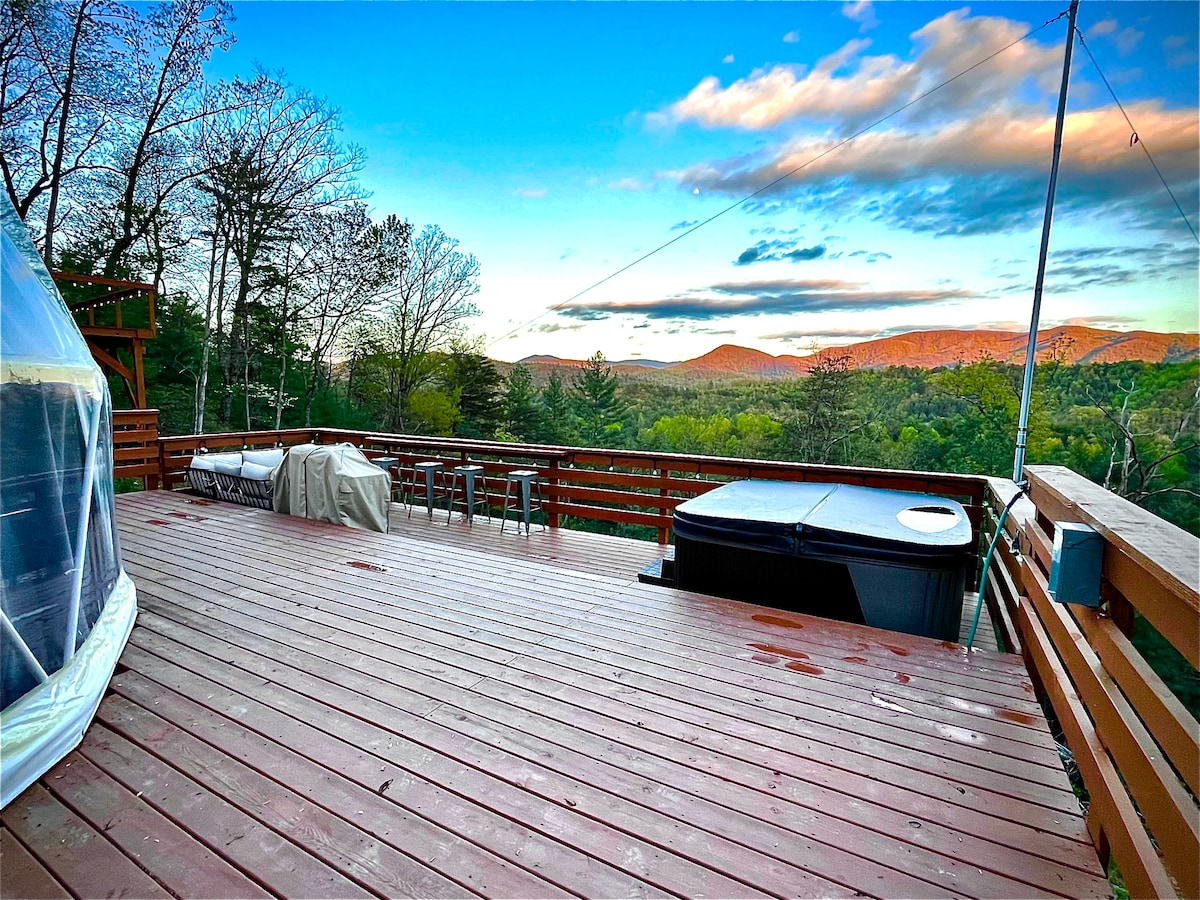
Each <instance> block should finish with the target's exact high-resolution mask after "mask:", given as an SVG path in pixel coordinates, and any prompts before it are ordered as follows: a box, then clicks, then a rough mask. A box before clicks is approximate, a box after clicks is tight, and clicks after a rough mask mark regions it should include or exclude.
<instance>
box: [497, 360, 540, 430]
mask: <svg viewBox="0 0 1200 900" xmlns="http://www.w3.org/2000/svg"><path fill="white" fill-rule="evenodd" d="M540 419H541V410H540V409H539V408H538V403H537V395H536V394H535V392H534V390H533V375H532V373H530V371H529V369H527V368H526V367H525V366H523V365H521V364H520V363H518V364H517V365H515V366H513V368H512V371H511V372H509V373H508V378H507V379H506V380H505V383H504V428H505V430H506V431H508V433H509V434H512V435H515V436H516V437H517V438H518V439H520V440H522V441H529V440H533V439H534V438H535V436H536V435H537V433H538V431H539V425H540Z"/></svg>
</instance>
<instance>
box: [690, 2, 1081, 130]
mask: <svg viewBox="0 0 1200 900" xmlns="http://www.w3.org/2000/svg"><path fill="white" fill-rule="evenodd" d="M1026 31H1028V26H1027V25H1026V24H1024V23H1021V22H1015V21H1012V20H1010V19H1005V18H1001V17H996V16H975V17H971V16H970V15H969V14H968V10H966V9H962V10H957V11H954V12H950V13H947V14H945V15H943V16H941V17H939V18H937V19H934V20H933V21H931V22H929V23H928V24H927V25H925V26H924V27H922V28H920V29H918V30H917V31H915V32H913V34H912V35H911V37H912V40H913V44H914V49H915V51H916V52H915V58H913V59H911V60H903V59H900V58H899V57H897V56H894V55H891V54H886V55H878V56H871V55H866V54H865V51H866V50H867V48H868V47H870V41H869V40H866V39H863V38H859V39H855V40H852V41H850V42H848V43H847V44H845V45H844V46H843V47H841V48H840V49H839V50H837V51H836V52H835V53H832V54H830V55H829V56H826V57H824V58H823V59H821V60H819V61H818V62H817V64H816V65H815V66H813V67H812V68H811V69H809V68H807V67H806V66H802V65H776V66H774V67H772V68H771V69H769V70H761V69H759V70H756V71H755V72H753V73H751V75H750V76H748V77H747V78H743V79H739V80H737V81H735V82H733V83H732V84H730V85H729V86H728V87H722V85H721V82H720V80H719V79H718V78H717V77H716V76H711V75H710V76H708V77H706V78H704V79H703V80H701V81H700V83H699V84H697V85H696V86H695V87H694V88H693V89H692V90H691V91H690V92H689V93H688V94H687V96H686V97H684V98H683V99H682V100H680V101H678V102H677V103H675V104H674V105H673V106H672V107H671V108H670V111H669V115H670V117H671V118H673V119H675V120H676V121H695V122H698V123H699V124H701V125H704V126H706V127H709V128H717V127H725V128H743V129H748V130H763V129H770V128H774V127H775V126H777V125H779V124H781V123H783V122H786V121H790V120H794V119H810V120H812V119H815V120H824V121H835V122H839V123H841V124H842V125H843V126H848V125H854V124H860V123H862V122H863V121H864V120H866V119H868V118H869V117H871V116H873V115H879V114H881V113H884V112H888V111H890V110H891V109H893V108H895V107H897V106H899V105H901V104H903V103H904V102H905V101H907V100H910V99H912V98H913V97H914V96H916V95H917V94H918V93H920V92H922V91H925V90H928V89H929V88H931V87H933V86H934V85H936V84H939V83H941V82H943V81H945V80H946V79H947V78H949V77H950V76H952V75H956V74H958V73H959V72H961V71H963V70H964V69H966V68H967V67H969V66H971V65H972V64H974V63H976V62H978V60H979V59H980V58H982V57H983V56H985V55H987V54H988V53H990V52H992V51H994V50H997V49H999V48H1000V47H1003V46H1005V45H1006V44H1009V43H1011V42H1013V41H1015V40H1017V39H1018V38H1020V37H1021V36H1022V35H1023V34H1025V32H1026ZM1061 67H1062V62H1061V51H1060V50H1059V49H1058V48H1056V47H1051V46H1043V45H1041V44H1038V43H1036V42H1035V41H1026V42H1024V43H1021V44H1018V45H1016V46H1014V47H1012V48H1011V49H1009V50H1008V51H1007V52H1005V53H1003V54H1002V55H1000V56H998V57H996V58H995V59H993V60H992V61H991V62H989V63H988V66H987V71H986V73H981V75H982V76H983V77H974V78H961V79H959V80H957V81H955V82H953V83H952V84H950V85H948V86H946V87H945V88H943V89H942V90H939V91H938V92H937V93H936V94H934V95H933V96H932V97H930V98H929V100H927V101H925V102H924V103H922V104H921V105H920V107H918V108H917V109H914V111H913V113H912V115H921V116H924V117H928V116H930V115H931V114H933V115H936V114H939V113H957V112H960V111H962V110H969V109H973V108H980V107H983V106H987V105H992V104H995V103H1010V104H1011V103H1013V102H1014V101H1013V100H1012V98H1013V97H1015V96H1017V95H1018V94H1019V90H1020V88H1021V87H1023V86H1024V85H1025V84H1026V82H1029V81H1033V82H1035V83H1036V84H1038V85H1039V86H1040V87H1042V88H1043V89H1044V90H1046V91H1047V92H1050V91H1053V90H1055V88H1056V85H1057V82H1056V78H1057V76H1058V74H1059V72H1060V71H1061Z"/></svg>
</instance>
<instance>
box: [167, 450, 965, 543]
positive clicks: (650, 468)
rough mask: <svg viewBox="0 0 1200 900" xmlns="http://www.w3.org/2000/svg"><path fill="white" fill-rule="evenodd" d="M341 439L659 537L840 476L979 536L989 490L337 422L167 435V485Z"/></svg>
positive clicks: (881, 473) (957, 482)
mask: <svg viewBox="0 0 1200 900" xmlns="http://www.w3.org/2000/svg"><path fill="white" fill-rule="evenodd" d="M342 441H346V442H349V443H352V444H354V445H355V446H356V447H359V448H361V449H362V450H363V452H364V453H366V454H367V455H368V456H379V455H386V456H394V457H396V458H398V459H399V460H400V461H401V464H402V465H404V466H410V465H411V464H412V463H414V462H416V461H418V460H427V459H440V460H442V461H444V462H445V463H446V464H447V465H448V466H449V465H451V464H457V463H459V462H466V461H467V460H470V461H471V462H472V463H477V464H479V465H482V466H483V467H484V475H485V479H486V488H487V490H488V491H489V493H491V494H493V495H497V494H500V495H502V494H503V492H504V475H505V473H507V472H509V471H511V470H512V469H514V468H528V469H533V470H535V471H537V472H538V473H539V474H540V475H541V476H542V477H543V479H544V480H545V491H544V493H545V496H546V503H545V511H546V513H547V515H548V517H549V522H550V525H551V526H552V527H553V526H555V525H558V524H559V523H560V522H561V520H562V517H564V516H571V517H575V518H579V519H586V520H592V521H603V522H618V523H624V524H629V525H642V526H647V527H649V528H652V529H654V530H655V534H656V536H657V539H658V541H659V542H660V543H667V542H669V541H670V537H671V521H672V519H671V513H672V510H674V508H675V507H676V506H677V505H679V504H680V503H682V502H683V501H684V500H686V499H688V498H690V497H695V496H697V495H699V494H703V493H705V492H706V491H710V490H712V489H713V488H715V487H718V486H719V485H721V484H723V483H724V482H726V481H729V480H732V479H735V478H773V479H778V480H782V481H817V482H839V483H843V484H859V485H865V486H868V487H881V488H890V489H893V490H902V491H920V492H923V493H931V494H938V495H940V496H946V497H953V498H955V499H957V500H959V501H960V502H962V504H963V506H964V508H965V509H966V511H967V515H968V516H969V517H970V519H971V524H972V527H973V528H974V529H975V533H976V536H978V528H979V523H980V521H981V520H982V516H983V505H982V504H983V498H984V493H985V490H986V483H985V482H984V480H983V479H982V478H978V477H975V476H968V475H953V474H942V473H935V472H905V471H892V470H887V469H861V468H850V467H843V466H817V465H804V464H801V463H790V462H772V461H769V460H754V459H729V458H725V457H713V456H689V455H685V454H677V453H643V452H635V451H628V450H611V451H610V450H600V449H597V448H585V447H551V446H541V445H534V444H508V443H501V442H497V441H475V440H462V439H455V438H431V437H422V436H416V435H395V434H378V433H374V432H362V431H348V430H344V429H336V428H312V429H288V430H284V431H257V432H243V433H235V434H206V435H192V436H186V437H164V438H162V439H161V441H160V446H161V447H162V454H161V465H162V481H163V485H164V486H165V487H168V488H171V487H175V486H176V485H181V484H183V482H184V475H183V470H184V469H185V468H187V465H188V462H189V460H190V459H191V458H192V456H193V455H195V454H196V453H197V452H213V451H218V450H228V449H242V448H244V447H270V446H291V445H294V444H300V443H306V442H312V443H326V444H328V443H337V442H342Z"/></svg>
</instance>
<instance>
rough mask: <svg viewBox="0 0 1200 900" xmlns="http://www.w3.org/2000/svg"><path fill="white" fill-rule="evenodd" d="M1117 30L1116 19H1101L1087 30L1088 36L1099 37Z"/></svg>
mask: <svg viewBox="0 0 1200 900" xmlns="http://www.w3.org/2000/svg"><path fill="white" fill-rule="evenodd" d="M1116 30H1117V20H1116V19H1101V20H1100V21H1099V22H1097V23H1096V24H1095V25H1093V26H1092V27H1091V28H1089V29H1088V30H1087V36H1088V37H1101V36H1102V35H1106V34H1115V33H1116Z"/></svg>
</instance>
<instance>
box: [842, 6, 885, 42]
mask: <svg viewBox="0 0 1200 900" xmlns="http://www.w3.org/2000/svg"><path fill="white" fill-rule="evenodd" d="M842 15H843V16H845V17H846V18H847V19H849V20H850V21H852V22H857V23H858V30H859V33H861V34H865V33H866V32H868V31H870V30H871V29H872V28H874V27H876V26H877V25H878V24H879V20H878V19H877V18H875V7H874V6H872V5H871V0H854V2H853V3H843V4H842Z"/></svg>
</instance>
